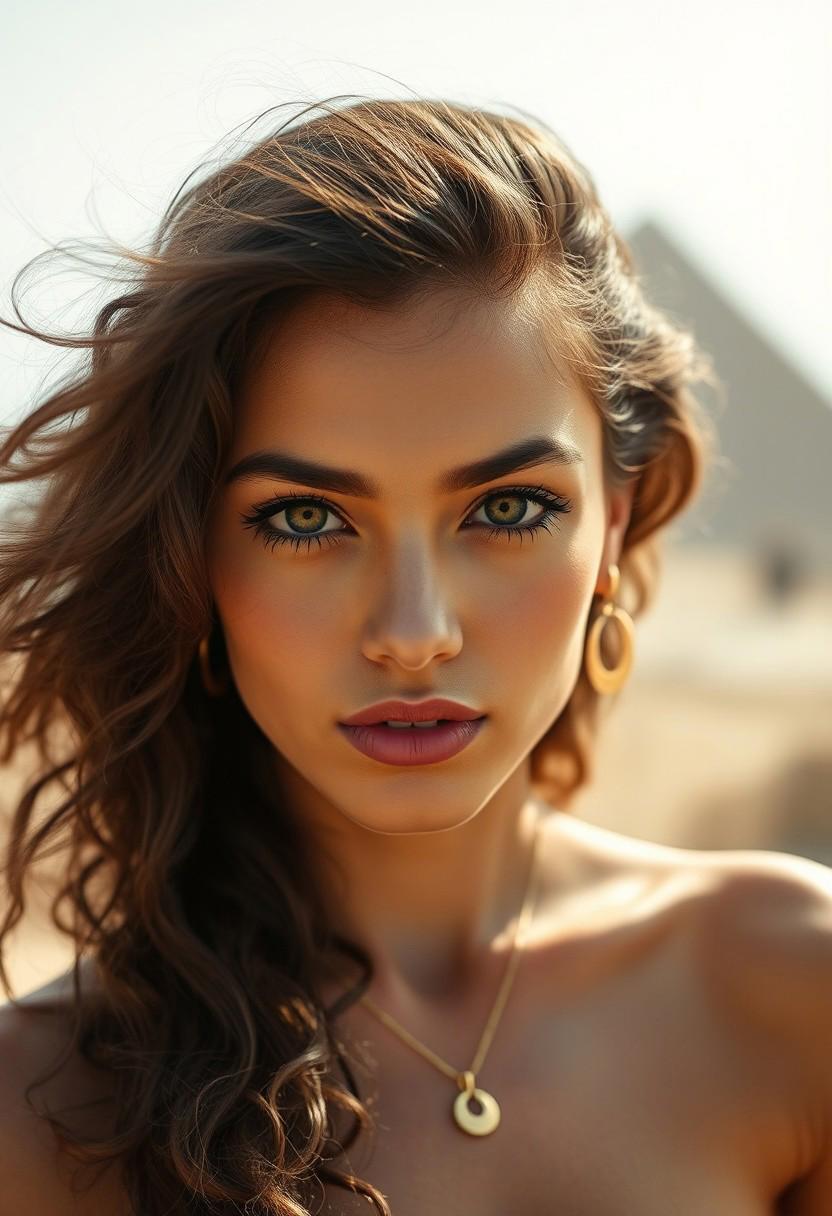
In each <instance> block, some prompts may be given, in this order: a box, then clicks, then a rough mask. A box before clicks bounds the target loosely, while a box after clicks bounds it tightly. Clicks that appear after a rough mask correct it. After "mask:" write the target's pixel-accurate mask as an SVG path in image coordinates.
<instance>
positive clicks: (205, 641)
mask: <svg viewBox="0 0 832 1216" xmlns="http://www.w3.org/2000/svg"><path fill="white" fill-rule="evenodd" d="M210 641H211V635H210V633H206V634H205V636H204V637H202V638H200V639H199V647H198V654H199V670H200V675H201V676H202V687H203V688H204V689H205V691H206V692H207V693H208V696H209V697H221V696H222V695H223V693H225V692H228V680H227V679H226V680H218V679H217V677H216V676H215V675H214V673H213V672H212V671H211V660H210V655H209V645H210Z"/></svg>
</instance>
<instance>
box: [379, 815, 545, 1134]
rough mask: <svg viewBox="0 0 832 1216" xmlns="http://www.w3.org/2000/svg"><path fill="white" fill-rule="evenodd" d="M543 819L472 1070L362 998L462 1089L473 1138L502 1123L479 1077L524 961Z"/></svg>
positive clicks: (458, 1105)
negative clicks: (479, 1084)
mask: <svg viewBox="0 0 832 1216" xmlns="http://www.w3.org/2000/svg"><path fill="white" fill-rule="evenodd" d="M542 819H543V816H542V814H540V813H538V818H537V823H536V825H535V832H534V839H533V841H532V849H531V853H532V856H531V860H530V862H529V872H528V879H527V880H526V893H525V896H524V899H523V907H522V910H521V912H520V915H519V917H518V919H517V927H516V929H515V931H514V940H513V942H512V947H511V954H510V956H509V960H508V963H507V965H506V970H505V973H504V975H503V980H502V983H501V984H500V989H499V991H498V993H497V999H496V1000H495V1001H494V1005H493V1007H492V1009H491V1013H490V1014H489V1015H488V1021H487V1022H486V1024H485V1029H484V1030H483V1032H482V1037H481V1038H480V1041H479V1045H478V1046H477V1050H476V1052H475V1053H474V1059H473V1060H472V1062H471V1067H470V1068H468V1069H466V1070H465V1071H464V1072H460V1071H459V1069H457V1068H453V1067H452V1066H451V1065H450V1064H448V1063H447V1062H446V1061H445V1060H443V1059H442V1058H441V1056H438V1055H437V1054H436V1052H434V1051H431V1049H430V1048H429V1047H426V1046H425V1044H424V1043H420V1042H419V1040H418V1039H417V1038H416V1037H415V1035H412V1034H411V1033H410V1031H409V1030H406V1029H405V1028H404V1026H402V1024H401V1023H400V1022H397V1021H396V1019H395V1018H394V1017H392V1015H391V1014H389V1013H387V1012H386V1011H385V1010H384V1009H380V1008H379V1007H378V1005H376V1003H375V1001H372V1000H370V998H369V997H368V996H362V997H359V1000H360V1001H361V1003H362V1004H364V1005H366V1006H367V1008H368V1009H369V1010H370V1012H371V1013H373V1014H375V1016H376V1017H377V1018H379V1020H380V1021H381V1022H383V1023H384V1025H385V1026H387V1027H388V1029H390V1030H392V1031H393V1033H394V1034H396V1035H398V1036H399V1038H400V1039H402V1040H403V1042H405V1043H406V1044H407V1045H408V1047H412V1048H413V1049H414V1051H418V1052H419V1054H420V1055H421V1056H423V1057H424V1058H425V1059H426V1060H427V1061H428V1062H429V1063H430V1064H433V1066H434V1067H435V1068H438V1069H439V1071H440V1072H442V1073H444V1074H445V1076H446V1077H450V1078H451V1080H453V1081H455V1082H456V1084H457V1085H458V1086H459V1090H460V1092H459V1093H458V1094H457V1096H456V1099H455V1101H454V1104H453V1107H452V1113H453V1117H454V1120H455V1121H456V1124H457V1127H460V1128H462V1130H463V1131H464V1132H468V1133H469V1134H470V1135H472V1136H487V1135H489V1134H490V1133H491V1132H493V1131H494V1130H495V1129H496V1128H497V1127H499V1124H500V1107H499V1106H498V1104H497V1099H496V1098H495V1097H494V1096H493V1095H492V1094H490V1093H488V1092H487V1091H486V1090H484V1089H479V1088H478V1087H477V1084H476V1075H477V1073H478V1072H479V1071H480V1069H481V1068H482V1065H483V1061H484V1060H485V1056H486V1053H487V1051H488V1049H489V1047H490V1046H491V1040H492V1039H493V1038H494V1033H495V1031H496V1029H497V1023H498V1022H499V1020H500V1016H501V1014H502V1012H503V1009H504V1007H505V1004H506V1001H507V1000H508V994H509V990H510V989H511V985H512V982H513V980H514V974H515V972H516V970H517V964H518V962H519V960H520V955H519V953H518V951H517V946H518V944H519V942H520V941H521V939H522V937H523V935H524V933H525V930H526V928H527V925H528V921H529V918H530V916H531V910H532V901H533V896H534V888H535V883H534V877H535V874H536V862H537V842H538V839H539V837H540V824H541V821H542ZM472 1099H473V1100H474V1101H475V1102H476V1103H478V1104H479V1110H471V1100H472Z"/></svg>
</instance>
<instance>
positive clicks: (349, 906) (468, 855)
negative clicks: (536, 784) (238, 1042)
mask: <svg viewBox="0 0 832 1216" xmlns="http://www.w3.org/2000/svg"><path fill="white" fill-rule="evenodd" d="M279 771H280V782H281V790H282V792H283V794H284V796H285V797H286V798H287V800H288V803H289V805H290V806H291V808H292V813H293V815H296V816H298V820H299V822H300V823H301V825H302V829H303V833H304V835H305V836H306V838H307V840H308V845H309V849H310V856H311V858H312V863H313V865H314V866H315V867H316V870H317V878H318V884H319V888H320V891H321V895H322V899H323V901H324V907H325V909H326V912H327V915H328V917H329V920H330V923H331V924H333V925H336V926H337V927H338V932H339V933H340V935H341V936H342V937H345V938H348V939H350V940H352V941H353V942H355V943H356V944H358V945H360V946H361V947H362V948H363V949H364V950H366V952H367V953H368V954H369V956H370V958H371V960H372V963H373V976H374V978H373V984H372V993H373V995H374V999H378V1000H379V1001H381V1002H383V1001H385V1000H388V1001H389V1002H390V1003H393V1004H397V1005H398V1004H400V1003H401V1001H402V1000H406V1001H407V1000H418V1001H422V1000H424V1001H431V1000H434V999H437V998H441V999H444V998H449V999H453V997H454V995H455V994H457V993H464V992H465V991H467V990H468V989H469V988H470V986H471V984H472V983H473V982H475V980H476V978H477V977H478V976H479V975H481V974H482V973H483V972H491V971H493V969H494V966H495V961H496V962H497V965H498V966H499V960H500V959H501V958H503V957H504V956H506V955H508V953H509V952H510V950H511V947H512V944H513V937H514V932H515V930H516V927H517V918H518V917H519V915H520V911H521V907H522V904H523V900H524V897H525V894H526V890H527V883H528V878H529V867H530V862H531V859H532V846H533V843H534V837H535V831H536V828H537V824H538V820H539V818H540V815H541V813H542V811H544V810H545V808H544V807H543V806H542V804H541V803H540V802H539V801H538V800H537V799H536V798H535V797H533V796H532V795H531V794H530V792H529V787H528V780H527V774H526V772H525V771H524V770H523V767H522V766H521V767H520V769H518V770H517V772H515V774H513V775H512V777H511V778H510V779H509V781H508V782H506V784H505V785H504V786H503V787H501V789H500V790H499V791H498V792H497V794H495V795H494V797H493V798H491V799H490V800H489V801H488V802H487V803H486V804H485V805H484V806H483V807H481V808H480V809H479V810H478V811H476V813H474V814H472V815H470V816H469V818H468V819H467V820H466V821H465V822H463V823H461V824H459V825H458V826H454V827H451V828H448V829H443V830H437V831H430V832H407V833H393V832H389V833H388V832H379V831H372V830H369V829H367V828H365V827H363V826H362V825H360V824H358V823H355V822H354V821H353V820H352V819H350V818H349V817H348V816H347V815H346V814H344V813H343V811H341V810H339V809H338V808H337V807H335V806H333V805H332V804H331V803H329V802H328V801H327V800H326V799H325V798H324V797H323V796H321V795H320V794H319V793H318V791H317V790H315V789H313V788H311V787H310V786H309V785H308V784H307V783H306V782H304V781H303V779H302V778H301V777H299V775H298V774H297V772H296V770H293V769H290V768H289V766H285V767H284V766H281V768H280V770H279ZM330 974H331V975H332V976H333V978H335V977H336V976H340V977H347V976H349V977H352V978H355V975H356V971H355V968H354V967H353V968H351V969H350V968H349V967H347V968H346V969H339V967H338V966H337V964H336V965H335V967H334V969H333V970H331V971H330ZM338 990H339V989H338V985H337V983H336V985H335V988H334V989H333V991H338Z"/></svg>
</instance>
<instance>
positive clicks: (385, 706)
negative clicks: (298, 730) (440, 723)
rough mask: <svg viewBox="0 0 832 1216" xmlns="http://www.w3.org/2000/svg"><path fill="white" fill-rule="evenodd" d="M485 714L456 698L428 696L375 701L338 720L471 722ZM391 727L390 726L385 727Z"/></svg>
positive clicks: (361, 722)
mask: <svg viewBox="0 0 832 1216" xmlns="http://www.w3.org/2000/svg"><path fill="white" fill-rule="evenodd" d="M484 716H485V715H484V714H482V713H481V712H480V710H478V709H471V708H470V707H469V706H467V705H463V704H462V703H461V702H459V701H448V700H446V699H445V698H444V697H431V698H430V700H428V701H399V700H393V701H377V702H376V704H375V705H368V706H367V708H366V709H361V710H359V711H358V713H355V714H351V715H350V717H349V718H344V719H342V721H341V725H342V726H372V725H375V724H377V723H379V722H386V721H388V720H389V721H391V722H432V721H433V720H434V718H449V719H451V720H452V721H454V722H471V721H473V720H474V719H475V718H482V717H484ZM388 729H391V728H388Z"/></svg>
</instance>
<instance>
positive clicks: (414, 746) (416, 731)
mask: <svg viewBox="0 0 832 1216" xmlns="http://www.w3.org/2000/svg"><path fill="white" fill-rule="evenodd" d="M425 720H428V721H429V719H425ZM485 721H486V719H485V718H484V717H482V718H477V719H470V718H469V719H460V720H459V721H456V722H444V723H440V724H439V725H438V726H423V727H419V726H404V727H398V728H397V727H395V726H384V725H378V724H376V725H365V726H347V725H345V724H344V723H343V722H339V723H338V729H339V731H341V733H342V735H344V736H345V737H346V739H347V741H348V742H349V743H351V744H352V745H353V747H355V748H357V750H358V751H360V752H362V753H363V754H364V755H365V756H369V757H370V759H371V760H378V761H380V762H381V763H382V764H408V765H412V764H438V763H439V762H440V761H442V760H450V758H451V756H455V755H456V754H457V753H458V752H461V751H462V749H463V748H464V747H467V746H468V744H469V743H471V742H472V741H473V740H474V739H475V738H476V736H477V735H478V734H479V732H480V730H481V729H482V728H483V726H484V725H485Z"/></svg>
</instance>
